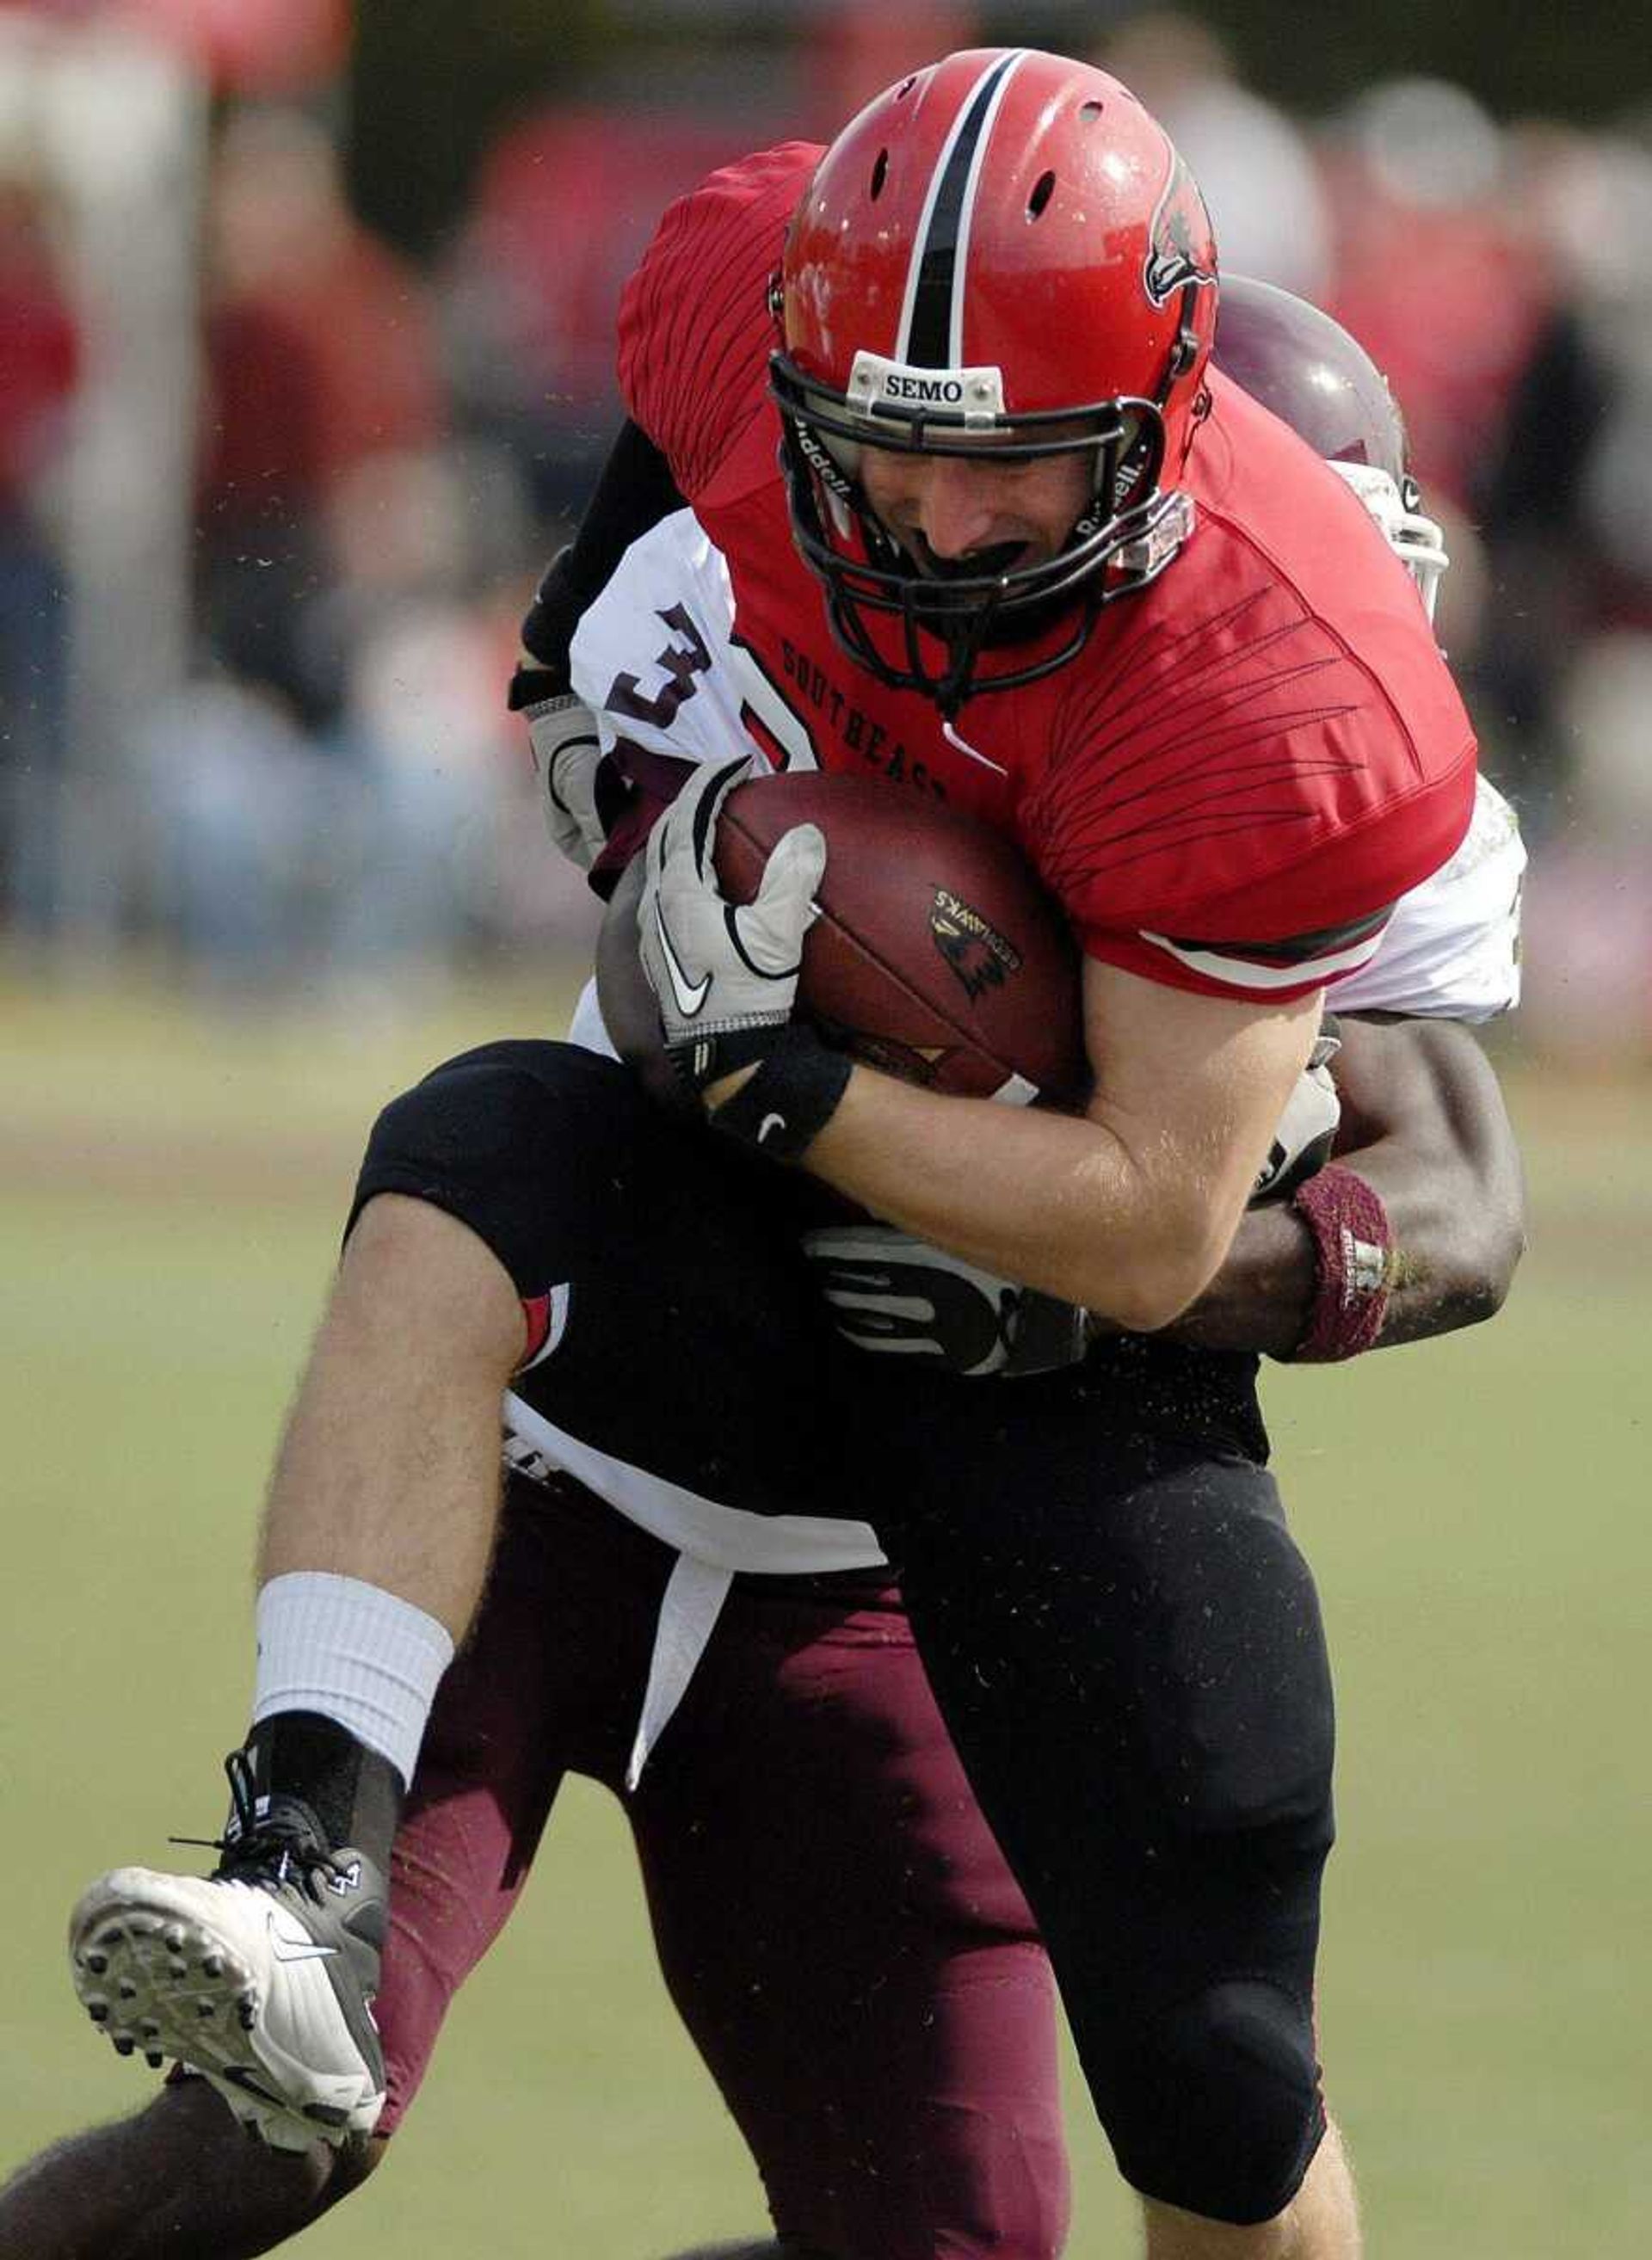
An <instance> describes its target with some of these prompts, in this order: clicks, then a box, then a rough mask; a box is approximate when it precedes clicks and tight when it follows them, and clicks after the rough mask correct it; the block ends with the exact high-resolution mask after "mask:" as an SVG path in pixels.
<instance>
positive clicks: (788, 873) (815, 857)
mask: <svg viewBox="0 0 1652 2260" xmlns="http://www.w3.org/2000/svg"><path fill="white" fill-rule="evenodd" d="M749 768H750V756H749V755H742V756H741V757H740V759H739V760H738V761H733V762H726V763H723V764H721V765H718V766H711V765H708V766H707V767H706V768H704V769H702V770H701V771H700V772H699V774H698V775H697V776H694V777H692V778H691V779H690V781H689V783H687V784H686V785H684V786H683V790H682V791H681V792H680V793H679V794H678V796H677V797H676V800H674V801H673V802H672V804H671V805H670V807H669V808H668V809H667V810H666V811H665V812H664V814H663V815H662V817H661V818H660V819H659V821H658V822H657V823H656V824H655V825H654V829H653V831H652V832H651V833H649V835H648V840H647V849H646V851H645V852H646V855H647V877H646V880H645V882H644V885H643V890H642V895H641V898H640V901H639V903H638V905H637V925H638V933H639V937H640V944H641V956H642V965H643V970H644V972H645V973H646V974H647V976H648V981H649V984H650V986H651V987H652V988H653V990H654V996H655V998H657V999H658V1002H659V1006H660V1020H661V1026H662V1030H663V1032H664V1035H665V1041H666V1048H667V1050H668V1051H669V1053H670V1055H672V1058H673V1060H674V1062H675V1063H676V1066H677V1068H678V1069H679V1071H680V1072H681V1073H682V1074H683V1075H684V1076H685V1077H686V1078H687V1080H688V1082H689V1083H690V1084H691V1086H692V1087H693V1088H694V1090H696V1091H703V1090H704V1087H705V1085H706V1084H708V1083H712V1082H714V1081H715V1080H716V1079H717V1078H718V1077H719V1076H725V1075H728V1074H731V1073H732V1072H733V1070H734V1069H736V1068H740V1067H743V1066H746V1065H748V1064H749V1063H750V1062H753V1061H756V1060H760V1059H762V1057H763V1056H764V1055H765V1054H766V1053H767V1052H768V1051H769V1049H771V1048H772V1047H773V1046H774V1044H775V1043H776V1041H777V1040H778V1038H779V1037H780V1035H781V1034H782V1033H783V1032H784V1031H785V1029H786V1027H787V1025H788V1023H789V1022H790V1019H791V1014H792V1008H793V1006H794V1005H795V1003H796V1001H797V978H798V975H799V973H800V971H801V969H802V961H803V944H804V937H805V934H806V933H808V931H809V928H810V926H812V923H813V921H814V919H815V917H816V915H817V912H816V906H815V902H814V895H815V890H816V889H817V888H818V887H819V883H820V878H821V874H822V873H823V872H824V871H825V869H826V840H825V837H824V835H823V834H822V833H821V832H820V829H819V826H817V825H813V824H798V825H794V826H793V827H792V829H791V830H790V832H787V833H783V835H782V837H781V839H780V840H779V841H778V842H777V844H776V847H775V849H774V852H773V853H772V854H771V855H770V856H769V861H768V862H767V863H766V864H765V865H764V867H763V876H762V884H761V886H760V887H759V889H758V891H757V894H756V897H755V898H754V900H753V901H752V902H750V903H745V904H737V903H731V902H729V901H727V900H726V898H724V896H723V895H722V893H721V892H720V891H719V887H718V883H717V869H716V863H715V860H714V853H715V846H716V838H717V820H718V818H719V815H720V814H721V812H722V809H723V804H724V803H725V801H726V799H727V797H728V796H729V794H730V793H731V792H732V791H733V789H734V787H735V785H736V784H738V783H740V781H741V780H742V779H743V778H744V777H745V776H746V775H747V771H748V769H749Z"/></svg>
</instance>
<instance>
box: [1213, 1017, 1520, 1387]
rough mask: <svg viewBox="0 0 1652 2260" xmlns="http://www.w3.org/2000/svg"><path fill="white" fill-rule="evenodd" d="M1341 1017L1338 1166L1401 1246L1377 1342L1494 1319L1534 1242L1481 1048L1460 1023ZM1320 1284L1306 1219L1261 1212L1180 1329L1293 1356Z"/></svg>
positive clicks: (1249, 1218)
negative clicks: (1377, 1204) (1353, 1176)
mask: <svg viewBox="0 0 1652 2260" xmlns="http://www.w3.org/2000/svg"><path fill="white" fill-rule="evenodd" d="M1340 1025H1341V1034H1342V1048H1341V1051H1340V1052H1339V1053H1338V1055H1337V1056H1336V1059H1335V1060H1334V1062H1333V1065H1332V1070H1331V1071H1332V1074H1333V1076H1334V1078H1335V1081H1336V1085H1337V1092H1338V1096H1339V1098H1341V1105H1342V1127H1341V1137H1340V1138H1339V1141H1338V1149H1337V1160H1338V1162H1339V1163H1341V1166H1343V1167H1344V1168H1347V1169H1353V1170H1355V1172H1356V1173H1357V1174H1358V1175H1359V1176H1361V1177H1362V1178H1363V1179H1364V1180H1365V1182H1366V1183H1367V1184H1369V1185H1370V1187H1371V1188H1372V1189H1373V1191H1375V1192H1376V1193H1377V1195H1378V1196H1379V1198H1381V1200H1382V1203H1383V1205H1384V1208H1385V1209H1386V1211H1387V1212H1388V1221H1389V1227H1390V1233H1391V1241H1392V1245H1391V1252H1390V1256H1389V1281H1388V1299H1387V1306H1386V1309H1385V1311H1384V1316H1383V1323H1382V1331H1381V1333H1380V1334H1378V1336H1377V1342H1376V1344H1375V1345H1374V1346H1375V1347H1377V1348H1389V1347H1392V1346H1393V1345H1396V1344H1398V1343H1400V1342H1407V1341H1423V1340H1426V1339H1427V1337H1428V1336H1429V1335H1431V1334H1449V1333H1451V1332H1452V1331H1453V1330H1454V1329H1455V1328H1456V1327H1466V1326H1473V1325H1475V1324H1477V1322H1478V1321H1479V1320H1482V1319H1489V1318H1491V1316H1492V1315H1493V1313H1494V1312H1496V1311H1498V1309H1499V1308H1500V1307H1501V1305H1502V1303H1503V1300H1504V1298H1505V1295H1506V1294H1507V1292H1508V1290H1509V1285H1510V1282H1511V1281H1512V1279H1513V1275H1514V1269H1515V1267H1516V1265H1517V1264H1518V1263H1519V1262H1520V1255H1521V1254H1522V1252H1523V1250H1524V1248H1525V1245H1526V1240H1525V1192H1524V1186H1523V1183H1522V1177H1521V1170H1520V1155H1519V1151H1518V1148H1517V1147H1516V1145H1515V1141H1514V1133H1513V1129H1512V1127H1511V1126H1510V1123H1509V1119H1508V1114H1507V1112H1506V1110H1505V1106H1504V1104H1503V1095H1502V1092H1501V1091H1500V1090H1499V1088H1498V1081H1497V1077H1496V1076H1495V1074H1494V1073H1493V1072H1492V1069H1491V1066H1490V1064H1489V1063H1488V1062H1487V1060H1486V1058H1485V1055H1484V1052H1483V1051H1482V1050H1481V1048H1480V1047H1479V1045H1478V1043H1477V1041H1475V1039H1474V1037H1473V1036H1472V1035H1471V1034H1470V1033H1469V1031H1468V1029H1467V1028H1465V1027H1463V1026H1461V1025H1460V1024H1458V1023H1457V1022H1455V1021H1450V1020H1412V1019H1407V1020H1388V1019H1381V1018H1377V1019H1356V1018H1354V1017H1352V1016H1348V1015H1345V1016H1343V1018H1342V1019H1341V1023H1340ZM1316 1286H1317V1269H1316V1262H1315V1253H1314V1244H1313V1241H1312V1235H1311V1234H1310V1233H1309V1230H1308V1227H1307V1225H1306V1223H1305V1220H1304V1219H1303V1218H1302V1216H1301V1215H1300V1214H1299V1213H1298V1212H1297V1211H1296V1210H1295V1209H1293V1208H1291V1206H1289V1205H1284V1204H1279V1205H1274V1206H1270V1207H1265V1208H1256V1209H1253V1210H1251V1211H1250V1212H1248V1214H1247V1215H1246V1216H1245V1218H1244V1219H1243V1220H1242V1221H1241V1225H1240V1227H1239V1230H1238V1233H1237V1234H1235V1236H1234V1243H1233V1246H1232V1248H1231V1249H1230V1250H1229V1252H1228V1255H1227V1260H1226V1262H1225V1263H1224V1264H1223V1266H1222V1268H1221V1269H1220V1270H1219V1272H1218V1274H1217V1276H1216V1277H1215V1278H1214V1280H1213V1281H1212V1283H1211V1285H1210V1286H1209V1287H1208V1288H1207V1289H1206V1291H1205V1293H1204V1294H1203V1295H1202V1296H1201V1297H1200V1298H1199V1299H1198V1302H1197V1303H1196V1304H1195V1305H1193V1307H1192V1308H1191V1310H1189V1311H1188V1312H1185V1313H1184V1315H1183V1316H1182V1318H1180V1319H1179V1320H1177V1321H1176V1324H1175V1326H1174V1327H1171V1329H1170V1332H1171V1334H1173V1336H1174V1337H1175V1338H1176V1340H1177V1341H1186V1342H1191V1343H1193V1344H1195V1345H1196V1346H1197V1347H1198V1348H1204V1349H1215V1350H1252V1351H1262V1352H1265V1353H1266V1354H1267V1355H1269V1356H1272V1357H1277V1358H1285V1359H1288V1358H1290V1357H1291V1355H1292V1354H1293V1353H1294V1351H1295V1350H1296V1348H1297V1346H1298V1343H1299V1342H1300V1341H1302V1339H1303V1336H1304V1334H1305V1331H1306V1327H1307V1324H1308V1319H1309V1313H1310V1312H1311V1310H1312V1305H1313V1302H1314V1298H1315V1292H1316Z"/></svg>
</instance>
